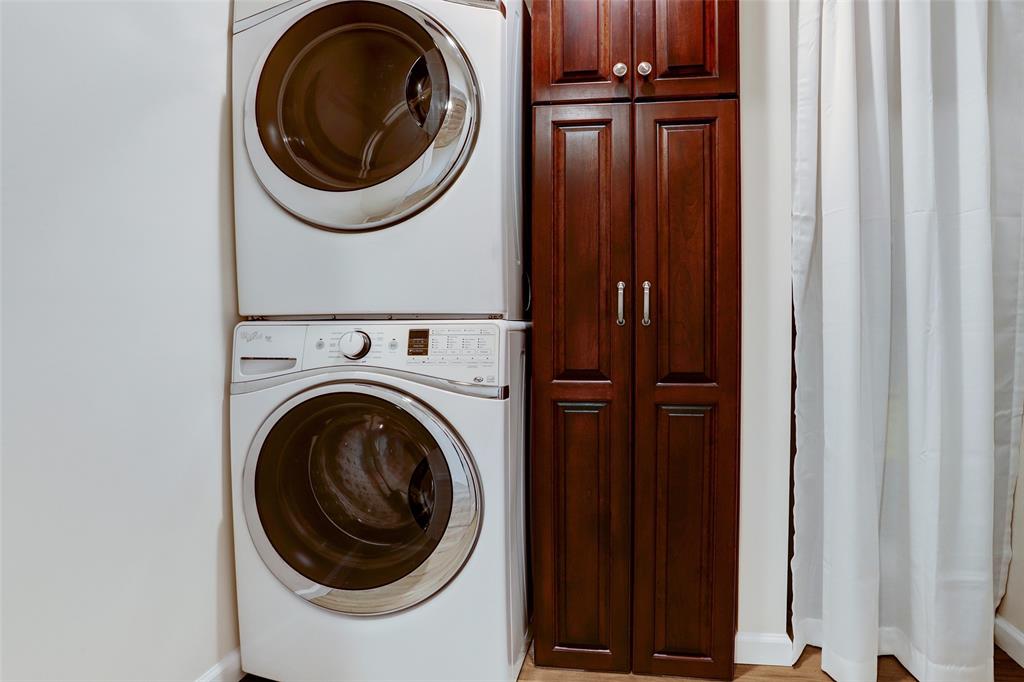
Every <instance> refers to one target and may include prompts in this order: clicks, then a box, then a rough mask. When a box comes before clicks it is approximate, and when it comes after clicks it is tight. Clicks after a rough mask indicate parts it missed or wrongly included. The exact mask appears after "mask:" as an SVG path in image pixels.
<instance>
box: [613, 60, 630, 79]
mask: <svg viewBox="0 0 1024 682" xmlns="http://www.w3.org/2000/svg"><path fill="white" fill-rule="evenodd" d="M628 72H629V67H628V66H626V65H625V64H624V63H622V62H619V63H618V64H616V65H615V66H613V67H612V73H614V74H615V75H616V76H617V77H619V78H622V77H624V76H625V75H626V74H627V73H628Z"/></svg>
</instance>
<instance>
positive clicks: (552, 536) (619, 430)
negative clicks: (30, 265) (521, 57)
mask: <svg viewBox="0 0 1024 682" xmlns="http://www.w3.org/2000/svg"><path fill="white" fill-rule="evenodd" d="M736 13H737V7H736V3H735V2H734V1H732V0H534V5H533V14H534V18H533V52H532V63H533V82H532V95H533V104H534V106H533V157H532V177H533V193H532V207H533V208H532V211H533V292H534V296H533V299H534V365H533V386H534V399H533V418H534V421H533V424H534V429H533V432H534V436H533V449H532V453H533V454H532V475H531V480H532V482H531V485H532V494H533V495H532V496H533V514H532V533H533V565H534V632H535V656H536V662H537V664H538V665H541V666H558V667H569V668H584V669H590V670H612V671H628V670H632V671H634V672H638V673H654V674H669V675H686V676H696V677H715V678H731V677H732V674H733V639H734V636H735V619H736V618H735V613H736V563H737V511H738V454H739V303H740V301H739V191H738V190H739V184H738V182H739V168H738V162H739V154H738V126H737V113H738V103H737V99H736V93H737V35H736Z"/></svg>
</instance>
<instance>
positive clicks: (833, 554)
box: [792, 0, 1024, 681]
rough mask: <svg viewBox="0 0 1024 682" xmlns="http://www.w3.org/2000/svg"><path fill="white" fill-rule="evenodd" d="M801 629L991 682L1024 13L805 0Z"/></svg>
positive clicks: (798, 94)
mask: <svg viewBox="0 0 1024 682" xmlns="http://www.w3.org/2000/svg"><path fill="white" fill-rule="evenodd" d="M796 12H797V16H796V19H797V43H796V45H795V51H796V53H795V55H794V60H795V64H796V70H795V78H796V82H795V84H794V87H795V91H794V94H795V100H794V138H793V139H794V149H793V156H794V171H793V172H794V177H793V287H794V309H795V314H796V326H797V344H796V352H795V362H796V370H797V395H796V404H795V409H796V416H797V432H796V442H797V457H796V462H795V466H794V487H795V491H794V493H795V495H794V523H795V531H796V534H795V538H794V557H793V565H792V568H793V630H794V637H795V640H796V643H797V645H798V646H797V649H796V651H797V652H798V653H799V651H800V650H801V649H802V647H803V645H804V644H814V645H818V646H821V647H822V667H823V669H825V671H826V672H828V673H829V674H830V675H832V676H833V677H834V678H836V679H838V680H857V681H861V680H873V679H875V677H876V667H877V662H876V659H877V656H878V655H880V654H895V655H896V656H898V657H899V659H900V661H901V662H902V663H903V664H904V665H905V666H906V667H907V668H908V669H909V670H910V671H911V673H913V674H914V675H915V676H916V677H918V678H919V679H924V680H971V681H974V680H981V679H991V676H992V628H993V613H994V605H995V604H997V603H998V600H999V598H1000V597H1001V595H1002V591H1003V589H1004V585H1005V579H1006V566H1007V563H1008V561H1009V518H1010V516H1009V514H1010V507H1011V505H1012V498H1013V485H1014V482H1015V481H1016V468H1017V462H1018V459H1019V454H1018V452H1019V447H1020V428H1021V410H1022V386H1024V380H1022V379H1024V350H1022V348H1024V275H1022V263H1024V260H1022V253H1024V221H1022V208H1024V97H1022V94H1024V89H1022V83H1024V47H1022V46H1024V33H1022V31H1024V3H1018V2H1014V1H1013V0H1009V1H1007V2H995V3H983V2H976V1H974V0H970V1H966V0H955V1H947V2H936V3H929V2H924V1H922V0H910V1H902V2H898V3H896V2H872V1H866V2H851V1H849V0H847V1H845V2H843V1H832V0H829V1H824V2H823V1H821V0H802V1H801V2H799V3H798V4H797V7H796Z"/></svg>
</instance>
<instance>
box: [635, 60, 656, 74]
mask: <svg viewBox="0 0 1024 682" xmlns="http://www.w3.org/2000/svg"><path fill="white" fill-rule="evenodd" d="M652 70H654V67H653V66H651V63H650V62H640V63H639V64H637V65H636V72H637V73H638V74H640V75H641V76H643V77H644V78H647V76H648V75H649V74H650V73H651V71H652Z"/></svg>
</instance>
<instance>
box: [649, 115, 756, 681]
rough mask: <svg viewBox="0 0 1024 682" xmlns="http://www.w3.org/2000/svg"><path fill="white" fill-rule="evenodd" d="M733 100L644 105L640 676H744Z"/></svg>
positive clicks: (735, 116) (737, 234)
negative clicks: (736, 654) (740, 659)
mask: <svg viewBox="0 0 1024 682" xmlns="http://www.w3.org/2000/svg"><path fill="white" fill-rule="evenodd" d="M736 119H737V103H736V101H735V100H703V101H691V102H648V103H641V104H637V105H636V109H635V130H634V138H635V145H636V149H635V164H636V170H635V174H636V179H635V190H634V192H635V198H634V200H635V202H636V207H635V211H636V226H635V229H636V283H635V285H634V286H635V289H636V291H635V296H634V301H635V302H634V317H636V318H637V319H638V320H639V322H638V323H637V324H636V326H635V328H634V329H635V340H634V344H635V349H636V351H635V355H636V360H635V372H636V375H635V379H634V381H635V393H634V429H635V434H636V435H635V442H634V463H633V466H634V486H635V489H634V499H635V505H634V530H633V532H634V558H633V571H634V582H633V600H634V606H633V670H634V671H635V672H640V673H654V674H665V675H682V676H687V677H690V676H692V677H717V678H723V679H731V678H732V675H733V640H734V638H735V630H736V616H735V612H736V564H737V510H738V457H739V400H738V398H739V395H738V394H739V315H740V311H739V219H738V210H739V209H738V200H739V196H738V168H737V163H738V140H737V120H736Z"/></svg>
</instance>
